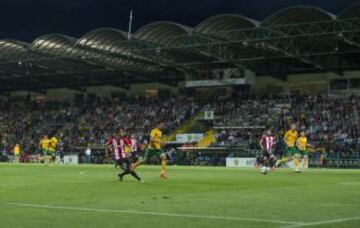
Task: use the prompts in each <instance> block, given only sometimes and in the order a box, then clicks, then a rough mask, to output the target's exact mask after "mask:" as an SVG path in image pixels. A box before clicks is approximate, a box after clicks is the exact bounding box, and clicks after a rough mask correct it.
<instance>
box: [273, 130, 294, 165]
mask: <svg viewBox="0 0 360 228" xmlns="http://www.w3.org/2000/svg"><path fill="white" fill-rule="evenodd" d="M297 137H298V132H297V130H296V125H295V124H291V127H290V130H288V131H287V132H286V133H285V135H284V143H285V145H286V152H285V155H284V156H283V158H282V159H280V160H278V161H277V162H276V166H277V167H278V166H279V165H281V164H283V163H286V162H289V161H290V160H291V159H293V158H294V155H295V154H296V151H297V149H296V147H295V143H296V140H297ZM298 162H299V160H297V161H295V160H294V166H298V165H299V164H298Z"/></svg>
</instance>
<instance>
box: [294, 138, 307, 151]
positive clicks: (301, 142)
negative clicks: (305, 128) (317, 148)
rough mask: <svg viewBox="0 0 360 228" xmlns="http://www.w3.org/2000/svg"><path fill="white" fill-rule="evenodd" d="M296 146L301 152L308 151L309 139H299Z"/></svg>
mask: <svg viewBox="0 0 360 228" xmlns="http://www.w3.org/2000/svg"><path fill="white" fill-rule="evenodd" d="M296 144H297V147H298V148H299V150H303V151H304V150H306V148H307V138H306V137H305V136H304V137H299V138H298V139H297V140H296Z"/></svg>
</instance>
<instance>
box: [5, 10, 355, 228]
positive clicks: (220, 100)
mask: <svg viewBox="0 0 360 228" xmlns="http://www.w3.org/2000/svg"><path fill="white" fill-rule="evenodd" d="M159 123H161V124H164V130H163V131H162V133H163V138H162V139H161V143H160V142H158V143H159V150H163V151H164V152H165V154H166V155H167V156H165V158H162V156H152V157H150V158H149V159H148V160H146V165H144V166H140V167H139V169H138V168H137V167H136V166H135V165H134V164H137V163H136V162H135V161H132V163H131V166H130V165H129V167H130V168H129V170H132V171H134V170H135V168H136V170H139V173H140V176H141V177H142V178H143V177H144V179H145V181H146V182H145V184H144V185H142V188H140V187H137V186H138V185H135V182H132V180H131V181H130V178H129V179H128V180H126V181H124V182H128V183H121V184H124V185H122V188H121V189H120V190H119V188H118V185H115V182H114V181H113V182H111V181H112V180H110V178H108V176H111V175H112V176H114V175H113V173H111V170H110V169H109V167H110V165H109V164H111V169H112V170H113V164H114V161H112V160H111V159H109V156H108V154H107V146H109V145H110V144H111V143H109V142H110V141H111V140H113V139H114V138H113V137H115V135H116V133H118V132H119V130H121V133H124V134H126V137H127V139H129V138H131V139H135V141H136V143H135V144H136V146H134V147H131V146H129V148H130V149H129V150H132V149H134V148H136V153H138V154H139V155H140V156H139V157H140V158H143V157H145V156H146V155H147V153H148V150H147V148H149V147H150V145H151V144H152V143H153V142H152V143H151V142H150V141H153V140H154V139H153V136H151V137H150V136H149V133H150V131H151V130H152V129H153V128H155V127H157V126H159V125H161V124H159ZM292 124H295V125H296V129H297V130H298V131H299V132H300V131H304V132H305V134H306V136H307V139H308V142H309V143H310V144H311V146H310V148H311V149H310V150H311V153H309V161H308V162H307V163H306V168H308V167H310V168H314V169H309V170H308V169H306V171H304V173H303V174H304V175H303V174H299V176H295V175H294V176H290V171H289V169H276V171H274V172H272V171H271V172H270V173H271V174H270V175H268V176H266V177H265V175H260V172H258V170H257V169H254V167H255V165H256V162H257V160H256V159H257V158H259V157H260V156H261V154H262V153H263V152H264V151H263V148H262V144H261V143H262V142H260V139H261V138H262V136H264V135H265V131H266V130H267V129H270V130H271V131H272V132H273V135H274V150H273V152H274V154H276V156H277V157H278V158H279V160H280V158H282V157H284V156H285V155H286V154H285V151H286V150H287V148H288V147H289V146H288V145H286V143H285V142H284V141H285V140H284V135H285V132H286V131H287V130H288V129H290V127H291V125H292ZM45 135H46V136H49V137H51V136H54V135H56V137H58V140H59V141H58V146H57V151H56V161H57V163H59V164H54V165H53V166H52V164H50V165H49V164H47V161H46V160H45V159H43V158H42V153H44V151H42V149H43V148H42V145H40V144H41V140H42V139H43V138H44V136H45ZM54 137H55V136H54ZM116 137H117V136H116ZM122 137H123V136H122ZM124 137H125V136H124ZM160 138H161V136H160ZM269 144H270V143H269ZM271 146H272V145H271ZM306 146H307V145H306ZM15 147H16V148H17V149H19V148H21V149H19V150H21V153H20V156H19V155H18V154H17V155H16V153H15ZM294 147H295V146H294ZM123 148H124V150H125V148H126V147H125V146H124V147H123ZM126 149H128V148H126ZM270 150H271V149H270ZM85 151H89V154H85ZM45 152H46V151H45ZM126 152H127V153H128V151H126ZM54 153H55V152H54ZM129 153H130V152H129ZM134 153H135V152H134ZM45 154H46V153H45ZM44 157H46V156H44ZM129 157H130V156H129ZM140 158H139V160H141V159H140ZM159 158H160V159H161V162H162V161H163V160H165V161H168V162H169V163H170V165H171V167H170V168H169V170H170V171H169V173H170V175H169V180H168V181H167V182H166V181H165V179H167V176H165V178H164V176H163V175H162V174H161V178H163V179H164V181H163V182H159V180H158V179H155V178H153V176H155V175H156V176H157V177H158V174H155V171H154V170H155V169H154V167H153V166H152V165H154V164H158V163H159ZM17 159H19V160H17ZM131 159H132V158H131ZM19 161H20V163H46V164H45V165H43V164H26V165H24V164H3V162H4V163H5V162H6V163H10V162H12V163H18V162H19ZM142 162H145V160H143V161H142ZM60 163H66V164H67V165H64V164H60ZM85 163H93V164H94V165H88V164H85ZM79 164H84V165H79ZM95 164H96V165H95ZM99 164H102V165H99ZM161 164H162V163H161ZM162 165H163V164H162ZM258 165H259V164H258ZM183 166H184V167H183ZM198 166H201V167H198ZM212 166H217V167H216V168H215V167H212ZM284 166H285V167H286V168H289V167H292V166H294V161H287V162H286V163H285V164H284ZM162 167H163V166H162ZM222 167H226V168H222ZM264 167H265V172H263V173H265V174H267V172H266V169H267V168H269V167H267V166H264ZM304 167H305V166H304ZM115 168H116V166H115ZM233 168H243V169H233ZM320 168H321V169H320ZM326 168H337V169H334V170H333V169H326ZM338 168H347V169H348V170H343V169H341V170H340V169H338ZM358 168H360V3H356V4H354V5H351V6H349V7H348V8H346V9H343V10H342V11H341V12H340V13H337V14H334V13H331V12H328V11H326V10H324V9H322V8H318V7H316V6H309V5H300V6H290V7H287V8H283V9H281V10H279V11H277V12H273V13H272V14H270V15H268V16H267V17H266V18H265V19H263V20H261V21H258V20H255V19H252V18H249V17H247V16H243V15H240V14H232V13H227V14H219V15H214V16H211V17H209V18H207V19H205V20H203V21H202V22H200V23H198V24H197V25H195V26H193V27H190V26H188V25H182V24H179V23H177V22H173V21H155V22H152V23H149V24H145V25H143V26H142V27H140V28H139V29H137V30H136V31H135V32H133V33H129V31H124V30H120V29H117V28H111V27H101V28H97V29H94V30H92V31H89V32H88V33H86V34H84V35H83V36H81V37H77V38H75V37H70V36H67V35H63V34H58V33H53V34H44V35H42V36H40V37H38V38H37V39H35V40H34V41H32V42H31V43H26V42H23V41H18V40H13V39H2V40H0V184H2V183H5V187H4V188H3V189H2V188H0V195H4V196H5V197H4V198H3V199H1V198H0V227H3V226H4V227H24V224H25V223H24V221H22V220H21V219H16V218H14V217H12V215H11V213H13V212H14V213H13V214H17V213H16V212H17V211H16V208H18V209H19V211H20V213H19V215H20V216H24V217H25V216H26V215H28V214H29V215H31V216H32V218H33V220H31V219H30V221H29V224H25V225H28V227H52V225H54V224H52V223H51V222H47V221H43V218H44V217H45V216H50V215H49V214H50V212H51V211H60V212H61V213H58V214H56V215H54V221H55V225H54V227H64V226H69V227H103V226H104V227H105V226H106V227H118V226H119V224H121V225H124V227H169V226H174V227H220V226H225V225H228V226H229V227H240V226H241V227H303V226H313V227H328V226H326V225H328V224H330V225H334V224H335V225H334V226H329V227H338V226H336V225H337V224H343V225H344V226H343V227H359V225H360V224H359V221H360V219H359V216H358V215H357V214H358V210H359V209H360V208H359V205H360V204H359V203H360V202H359V197H358V196H359V195H358V189H357V187H358V186H359V178H358V170H352V169H358ZM274 169H275V167H274ZM254 170H255V171H254ZM304 170H305V168H304ZM162 171H163V168H162ZM129 173H130V172H129ZM273 174H274V175H273ZM241 175H243V176H241ZM276 175H277V176H276ZM239 176H240V177H239ZM119 177H120V176H119ZM266 178H268V179H266ZM271 178H272V179H271ZM113 179H114V178H113ZM120 180H121V181H122V177H121V178H120ZM148 180H149V182H147V181H148ZM116 184H119V183H118V182H116ZM126 184H128V185H126ZM136 184H138V183H136ZM264 185H265V186H264ZM19 188H23V189H24V195H22V194H18V192H17V191H18V189H19ZM164 189H165V190H164ZM290 191H291V192H290ZM239 192H240V193H241V194H239ZM292 192H293V193H294V194H291V193H292ZM340 193H341V194H340ZM342 194H344V195H342ZM293 195H295V196H293ZM28 196H29V197H28ZM269 196H270V197H269ZM315 196H316V197H315ZM27 197H28V198H27ZM279 198H284V202H283V201H281V200H279ZM312 198H314V199H312ZM10 199H11V200H10ZM249 199H250V200H249ZM310 199H311V200H313V201H311V200H310ZM119 202H121V204H120V203H119ZM160 202H161V203H160ZM212 204H213V205H212ZM79 205H80V206H79ZM119 207H123V209H121V210H120V209H119ZM4 208H5V209H9V208H10V209H9V210H5V209H4ZM289 208H290V209H291V210H290V209H289ZM30 209H34V210H33V211H30ZM38 211H40V212H38ZM49 211H50V212H49ZM69 212H70V213H69ZM215 212H216V214H217V215H216V216H215V215H214V214H215ZM72 213H73V214H72ZM82 213H84V214H85V213H89V214H90V215H91V216H89V217H87V216H88V214H86V221H85V219H84V215H83V214H82ZM99 213H101V214H102V215H104V217H103V218H99V217H97V216H98V214H99ZM239 213H241V216H240V215H239ZM286 213H288V215H289V216H288V217H285V218H284V219H279V218H283V217H284V214H286ZM108 214H116V215H119V217H121V218H122V219H123V220H122V221H120V222H119V224H114V223H111V222H109V221H112V220H113V218H112V217H110V216H109V215H108ZM124 214H125V215H126V216H128V217H126V216H124ZM3 215H5V216H3ZM44 215H45V216H44ZM92 215H93V216H94V217H93V218H96V219H94V221H92V220H93V218H92ZM255 215H257V216H255ZM263 215H264V216H263ZM137 216H143V218H142V219H140V220H139V219H138V217H137ZM239 216H240V217H239ZM163 217H165V218H167V219H173V220H172V222H173V224H172V222H169V221H168V220H166V221H164V220H163V219H162V218H163ZM329 217H330V218H332V217H333V218H332V219H330V220H329ZM338 217H339V219H335V218H338ZM2 218H5V220H3V219H2ZM8 218H9V219H8ZM64 218H65V219H64ZM160 218H161V219H160ZM258 218H259V219H258ZM7 219H8V220H7ZM95 220H96V221H95ZM160 220H161V221H160ZM202 220H204V221H202ZM64 221H65V222H64ZM89 221H92V222H89ZM124 221H125V222H124ZM212 221H213V222H214V223H212ZM175 223H176V224H175ZM39 224H40V225H39ZM239 224H240V225H239Z"/></svg>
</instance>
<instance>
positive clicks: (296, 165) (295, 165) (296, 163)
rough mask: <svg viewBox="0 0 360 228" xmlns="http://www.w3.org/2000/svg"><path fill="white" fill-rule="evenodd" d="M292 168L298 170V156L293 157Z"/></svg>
mask: <svg viewBox="0 0 360 228" xmlns="http://www.w3.org/2000/svg"><path fill="white" fill-rule="evenodd" d="M294 169H295V171H298V170H299V158H294Z"/></svg>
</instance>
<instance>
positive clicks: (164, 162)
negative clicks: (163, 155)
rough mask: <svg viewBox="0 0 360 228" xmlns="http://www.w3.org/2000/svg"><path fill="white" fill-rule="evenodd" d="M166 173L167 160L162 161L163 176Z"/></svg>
mask: <svg viewBox="0 0 360 228" xmlns="http://www.w3.org/2000/svg"><path fill="white" fill-rule="evenodd" d="M165 173H166V159H163V160H161V172H160V174H161V175H165Z"/></svg>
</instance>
